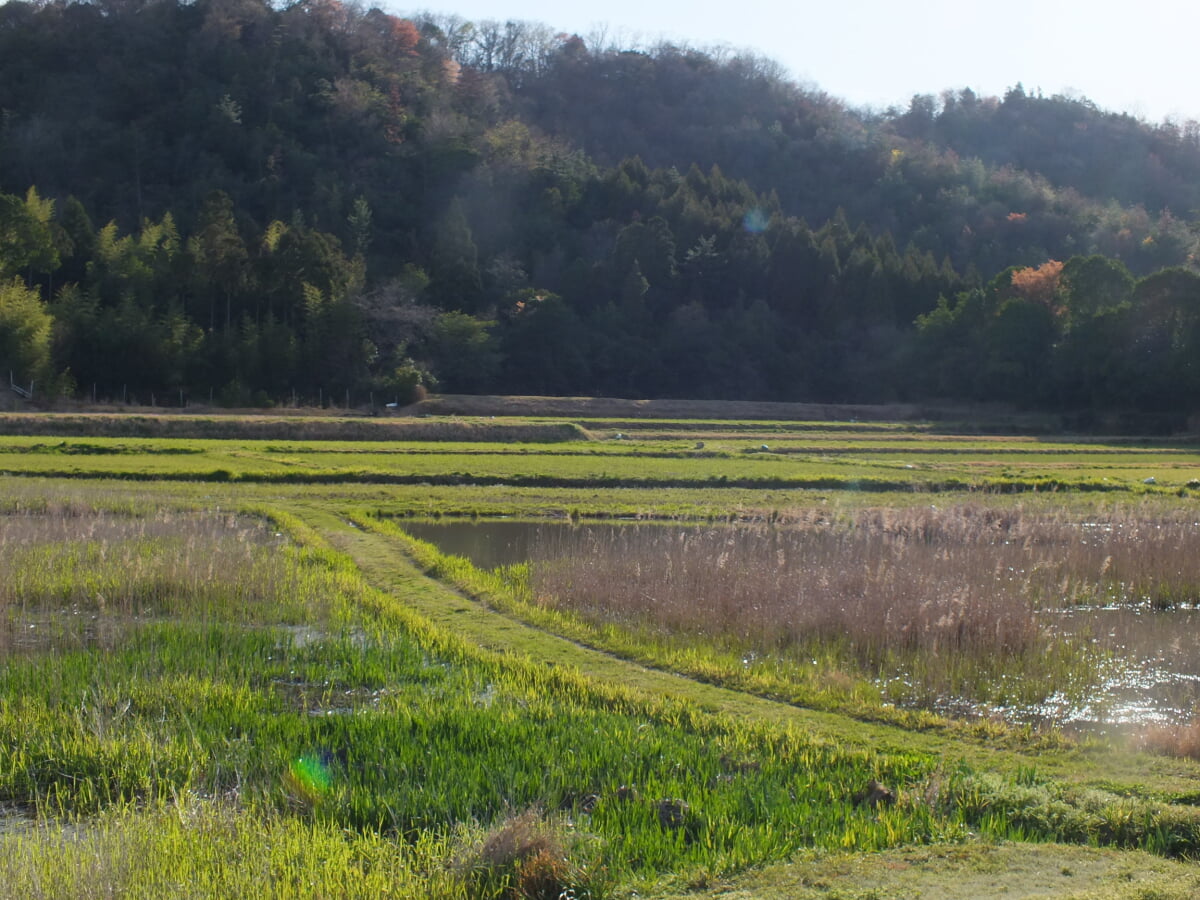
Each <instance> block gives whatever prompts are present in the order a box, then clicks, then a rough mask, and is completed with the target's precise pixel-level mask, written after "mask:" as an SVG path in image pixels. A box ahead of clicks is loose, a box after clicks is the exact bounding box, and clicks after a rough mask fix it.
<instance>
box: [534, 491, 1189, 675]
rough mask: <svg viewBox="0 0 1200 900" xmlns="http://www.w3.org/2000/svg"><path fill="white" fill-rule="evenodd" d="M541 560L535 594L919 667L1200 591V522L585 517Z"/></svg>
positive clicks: (990, 652)
mask: <svg viewBox="0 0 1200 900" xmlns="http://www.w3.org/2000/svg"><path fill="white" fill-rule="evenodd" d="M532 562H533V565H532V574H531V579H532V586H533V590H534V592H535V595H536V596H537V597H538V598H539V602H542V603H545V604H548V605H553V606H556V607H559V608H564V609H570V610H574V611H576V612H577V613H579V614H580V615H582V616H584V617H585V618H587V619H589V620H591V621H593V622H600V623H617V624H621V625H624V626H628V627H635V628H641V629H647V628H648V629H652V630H655V631H658V632H660V633H662V634H664V635H685V636H695V637H699V638H702V639H705V640H713V641H716V642H718V643H723V644H733V645H734V646H741V647H748V648H753V649H755V650H760V651H762V652H764V653H785V654H786V653H788V652H792V653H794V654H803V653H808V652H812V651H813V650H814V648H816V647H830V646H832V647H835V648H837V649H838V651H839V652H840V653H841V654H842V655H843V656H844V657H849V658H851V659H853V660H855V661H856V662H857V663H858V664H859V665H860V666H862V667H864V668H865V670H866V671H867V672H868V673H869V674H871V675H873V676H875V677H896V676H897V674H898V673H897V671H896V668H897V667H899V668H900V669H901V670H902V671H901V672H900V673H899V674H911V672H912V671H913V661H919V662H918V663H917V664H916V668H920V669H926V668H928V667H929V662H930V660H936V659H939V658H951V657H957V658H972V659H977V660H985V659H992V660H1008V661H1009V662H1010V663H1011V662H1012V661H1013V660H1020V659H1022V658H1025V659H1032V658H1036V657H1038V656H1044V655H1046V654H1049V653H1051V649H1052V647H1053V646H1054V642H1055V640H1056V638H1055V637H1054V636H1053V635H1052V634H1051V633H1050V631H1049V629H1048V628H1046V627H1044V625H1043V623H1042V621H1041V620H1040V618H1039V615H1038V612H1039V610H1042V609H1048V608H1059V607H1062V606H1070V605H1100V604H1112V603H1125V604H1141V605H1154V606H1157V607H1162V606H1170V605H1178V604H1185V603H1194V602H1195V601H1196V599H1197V597H1198V596H1200V528H1197V526H1196V525H1195V524H1194V523H1193V522H1192V521H1191V520H1190V519H1189V518H1188V517H1186V516H1184V515H1182V514H1178V515H1175V516H1170V515H1167V516H1154V517H1147V516H1142V515H1139V514H1138V513H1136V512H1130V511H1120V510H1115V511H1113V512H1112V513H1111V514H1108V515H1105V516H1103V517H1099V518H1095V519H1092V520H1090V521H1087V522H1082V523H1081V522H1079V521H1078V520H1073V519H1071V518H1070V517H1069V516H1067V515H1065V514H1060V513H1049V514H1044V513H1037V514H1034V513H1028V512H1025V511H1023V510H1021V509H1020V508H1011V509H996V508H989V507H984V506H974V505H964V506H958V507H953V508H949V509H944V510H942V509H937V508H936V507H925V508H920V509H904V510H897V509H868V510H863V511H860V512H858V513H855V514H853V515H852V516H849V517H847V518H845V519H844V520H838V521H833V520H831V519H830V518H828V517H826V516H824V515H820V514H815V513H814V514H811V515H808V516H801V517H798V519H797V521H795V522H793V523H791V524H789V525H788V526H787V527H770V526H755V527H738V528H725V527H709V528H690V529H679V528H664V527H655V526H641V527H630V528H625V529H610V530H587V529H579V530H577V531H574V532H565V533H563V532H561V531H559V532H554V533H553V534H551V533H547V534H546V535H545V537H544V539H542V540H541V541H539V542H538V545H537V546H536V547H535V550H534V554H533V559H532ZM903 660H908V661H909V663H904V662H902V661H903ZM898 661H901V662H898ZM994 668H995V667H993V670H994ZM889 669H890V670H891V671H886V670H889ZM938 689H939V690H940V689H941V688H938Z"/></svg>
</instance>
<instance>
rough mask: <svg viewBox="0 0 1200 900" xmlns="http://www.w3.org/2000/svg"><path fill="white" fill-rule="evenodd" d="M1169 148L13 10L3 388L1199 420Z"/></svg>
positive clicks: (305, 40)
mask: <svg viewBox="0 0 1200 900" xmlns="http://www.w3.org/2000/svg"><path fill="white" fill-rule="evenodd" d="M96 73H99V76H100V77H97V76H96ZM1197 135H1198V131H1197V129H1196V128H1194V127H1193V126H1190V125H1189V126H1186V127H1183V128H1178V127H1174V126H1169V125H1163V126H1158V127H1152V126H1148V125H1146V124H1144V123H1140V122H1137V121H1136V120H1132V119H1130V118H1129V117H1123V116H1113V115H1111V114H1107V113H1103V112H1102V111H1099V110H1096V109H1095V108H1094V107H1092V106H1091V105H1090V104H1087V103H1086V101H1081V100H1073V99H1066V98H1059V97H1055V98H1050V99H1045V98H1041V97H1033V96H1029V95H1027V94H1025V93H1024V91H1023V90H1021V89H1019V88H1016V89H1014V90H1012V91H1010V92H1009V94H1008V95H1006V96H1005V97H1004V98H1002V99H996V98H977V97H975V96H974V95H972V94H970V92H969V91H963V92H958V93H951V94H947V95H944V96H943V97H942V98H941V100H940V101H934V100H933V99H932V98H927V97H918V98H914V100H913V103H912V105H911V107H910V108H909V109H908V110H905V111H903V112H901V111H890V112H888V113H886V114H866V113H861V112H857V111H854V110H849V109H846V108H845V107H844V106H842V105H841V104H840V103H838V102H837V101H835V100H833V99H831V98H829V97H827V96H825V95H823V94H820V93H818V92H814V91H809V90H805V89H803V88H801V87H799V86H797V85H795V84H793V83H791V82H789V81H788V80H787V79H786V77H785V76H784V75H783V74H782V72H781V71H780V70H779V68H778V67H776V66H774V65H773V64H771V63H769V62H768V61H765V60H761V59H757V58H754V57H750V56H746V55H736V54H730V53H727V52H718V51H700V50H695V49H691V48H686V47H678V46H670V45H662V46H657V47H651V48H632V47H620V46H611V45H609V44H607V43H605V41H604V40H603V39H602V36H600V37H596V36H591V37H590V38H589V40H584V39H581V38H579V37H578V36H574V35H561V34H557V33H555V32H553V31H552V30H551V29H549V28H546V27H545V26H538V25H531V24H528V23H519V22H507V23H496V22H480V23H471V22H466V21H464V20H461V19H457V18H454V17H433V16H418V17H415V18H413V19H405V18H400V17H397V16H393V15H389V14H386V13H384V12H381V11H380V10H378V9H369V10H364V9H362V8H359V7H351V6H345V5H342V4H341V3H339V2H337V0H301V2H298V3H294V4H291V5H287V6H284V7H278V6H272V5H269V4H267V3H265V2H263V0H197V2H194V3H181V2H177V0H100V2H94V3H78V2H63V0H52V2H38V3H25V2H19V0H10V2H9V3H7V4H5V5H3V6H0V364H3V365H4V366H6V367H7V368H8V369H9V370H10V371H12V373H13V377H14V379H16V380H17V381H19V382H21V383H22V384H24V383H27V382H30V381H33V382H35V383H37V384H40V385H42V387H43V396H53V395H55V394H63V393H65V394H75V395H77V396H89V395H91V394H92V393H95V394H96V395H97V396H104V397H117V396H121V397H127V398H128V397H130V396H131V395H133V396H136V397H137V398H138V399H139V400H142V401H145V400H147V399H149V397H150V396H154V397H155V398H156V399H157V400H159V401H160V402H179V401H180V400H185V401H186V400H192V401H194V400H197V399H208V398H209V397H212V398H214V399H220V400H221V401H223V402H227V403H231V404H244V403H278V402H287V401H288V400H289V399H290V398H292V397H294V396H296V397H303V398H304V399H305V400H306V401H311V400H312V399H315V398H317V397H321V398H327V397H334V398H338V399H339V400H340V398H342V397H344V396H345V395H346V393H347V392H351V393H352V394H353V395H354V396H355V397H357V398H358V399H359V400H362V399H364V398H365V396H366V395H367V394H368V392H369V393H371V394H374V395H375V396H376V397H377V399H379V400H380V401H382V400H383V399H388V400H390V399H404V398H406V397H408V396H411V395H412V392H413V391H414V389H415V388H416V386H417V385H420V384H424V385H428V386H433V385H436V386H440V387H442V388H445V389H448V390H455V391H468V392H471V391H495V392H513V393H549V394H564V393H578V394H600V395H623V396H691V397H714V398H740V397H754V398H764V399H781V400H798V399H811V400H846V401H886V400H896V399H906V400H911V399H921V398H948V399H973V400H975V399H977V400H1005V401H1011V402H1015V403H1019V404H1025V405H1030V404H1036V405H1043V406H1047V407H1057V408H1064V409H1107V408H1143V409H1151V408H1157V407H1161V406H1162V405H1163V404H1164V403H1166V402H1167V401H1166V400H1165V399H1164V397H1165V396H1166V394H1165V392H1164V388H1165V387H1166V386H1170V388H1171V390H1172V394H1171V397H1172V398H1173V402H1178V400H1179V398H1180V397H1181V396H1182V397H1184V398H1185V399H1186V400H1187V402H1188V403H1192V402H1194V401H1195V400H1196V399H1197V398H1200V376H1198V375H1197V374H1196V373H1194V372H1193V371H1192V363H1191V360H1192V359H1193V358H1195V351H1197V350H1200V346H1197V341H1198V340H1200V330H1198V323H1197V320H1196V315H1195V312H1196V311H1198V310H1200V292H1198V291H1197V288H1196V285H1197V283H1198V282H1200V278H1198V277H1197V276H1196V275H1195V274H1194V272H1193V271H1192V268H1191V266H1192V262H1193V258H1194V253H1195V249H1196V235H1195V233H1194V230H1193V228H1192V227H1191V222H1190V220H1189V218H1188V216H1189V215H1190V210H1191V208H1192V206H1191V204H1193V203H1194V202H1195V199H1196V198H1193V196H1192V195H1193V193H1195V191H1196V190H1198V188H1197V184H1200V181H1198V180H1197V179H1196V177H1195V176H1196V175H1197V174H1198V173H1200V139H1198V137H1197ZM1181 392H1183V393H1182V394H1181Z"/></svg>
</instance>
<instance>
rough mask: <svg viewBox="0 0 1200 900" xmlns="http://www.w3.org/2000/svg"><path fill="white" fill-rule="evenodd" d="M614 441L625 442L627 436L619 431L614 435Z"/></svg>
mask: <svg viewBox="0 0 1200 900" xmlns="http://www.w3.org/2000/svg"><path fill="white" fill-rule="evenodd" d="M613 440H616V441H623V440H625V435H623V434H621V432H619V431H618V432H617V433H616V434H615V435H613Z"/></svg>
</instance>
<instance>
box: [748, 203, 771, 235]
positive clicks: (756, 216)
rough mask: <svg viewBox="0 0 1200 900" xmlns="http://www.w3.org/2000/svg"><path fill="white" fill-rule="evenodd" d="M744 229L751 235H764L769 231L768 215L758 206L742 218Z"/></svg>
mask: <svg viewBox="0 0 1200 900" xmlns="http://www.w3.org/2000/svg"><path fill="white" fill-rule="evenodd" d="M742 227H743V228H745V229H746V230H747V231H749V232H750V233H751V234H762V232H764V231H766V230H767V214H766V213H765V212H763V211H762V210H761V209H759V208H758V207H757V206H756V207H754V209H752V210H750V211H749V212H747V213H746V215H744V216H742Z"/></svg>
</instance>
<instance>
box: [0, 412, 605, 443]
mask: <svg viewBox="0 0 1200 900" xmlns="http://www.w3.org/2000/svg"><path fill="white" fill-rule="evenodd" d="M0 434H8V435H28V436H48V437H49V436H53V437H138V438H183V439H210V440H222V439H224V440H239V439H244V440H289V441H485V442H494V441H505V442H525V443H549V442H557V441H572V440H583V439H586V438H587V434H586V432H584V431H583V429H581V428H579V427H578V426H576V425H573V424H569V423H557V424H556V423H549V424H537V423H504V422H491V421H487V422H464V421H456V420H450V421H441V420H438V421H423V420H420V419H410V418H405V419H399V418H389V417H367V416H360V417H356V418H335V417H330V416H320V417H310V416H301V415H274V414H272V415H251V416H247V415H233V414H230V415H205V416H196V415H186V414H170V413H168V414H160V413H155V414H152V415H130V414H108V413H84V414H68V413H28V414H0Z"/></svg>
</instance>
